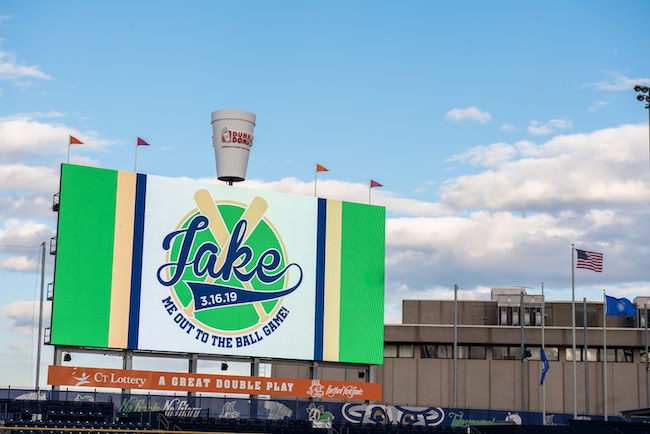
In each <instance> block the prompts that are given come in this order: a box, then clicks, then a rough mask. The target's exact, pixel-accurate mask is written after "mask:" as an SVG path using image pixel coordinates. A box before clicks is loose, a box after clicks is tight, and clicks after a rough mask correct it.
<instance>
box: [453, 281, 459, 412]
mask: <svg viewBox="0 0 650 434" xmlns="http://www.w3.org/2000/svg"><path fill="white" fill-rule="evenodd" d="M457 352H458V285H454V408H458V405H457V404H458V401H457V396H458V389H457V386H458V354H457Z"/></svg>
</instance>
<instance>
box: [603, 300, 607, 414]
mask: <svg viewBox="0 0 650 434" xmlns="http://www.w3.org/2000/svg"><path fill="white" fill-rule="evenodd" d="M603 414H604V416H605V422H607V298H606V297H605V290H604V289H603Z"/></svg>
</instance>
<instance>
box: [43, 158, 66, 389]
mask: <svg viewBox="0 0 650 434" xmlns="http://www.w3.org/2000/svg"><path fill="white" fill-rule="evenodd" d="M68 146H69V145H68ZM44 290H45V241H43V243H42V244H41V299H40V304H39V308H38V349H37V350H36V399H40V396H41V394H40V390H41V385H40V378H41V376H40V375H41V351H42V350H41V347H42V346H43V345H42V344H43V292H44Z"/></svg>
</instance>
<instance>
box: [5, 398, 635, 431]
mask: <svg viewBox="0 0 650 434" xmlns="http://www.w3.org/2000/svg"><path fill="white" fill-rule="evenodd" d="M37 398H40V399H49V400H56V401H88V402H111V403H113V408H114V411H115V415H117V414H124V413H145V412H162V413H163V414H164V415H165V416H169V417H184V418H193V417H197V418H198V417H202V418H205V417H213V418H229V419H266V420H287V419H288V420H309V421H311V422H312V423H313V425H314V426H322V427H327V426H330V425H331V423H336V422H344V423H345V422H347V423H358V424H362V423H363V424H381V425H418V426H428V427H435V426H451V427H467V426H470V425H493V424H504V423H511V424H515V425H541V424H542V413H532V412H517V411H498V410H475V409H459V408H442V407H411V406H398V405H380V404H353V403H336V402H319V401H298V400H264V399H244V398H226V397H212V396H211V397H206V396H197V397H190V396H186V395H185V396H173V395H150V394H148V395H141V394H130V395H127V394H124V395H122V394H119V393H99V392H79V391H41V392H40V393H39V395H37V394H36V393H35V392H34V391H33V390H20V389H0V400H2V399H11V400H14V399H17V400H21V399H24V400H34V399H37ZM0 418H2V415H0ZM571 418H572V415H571V414H561V413H547V415H546V423H547V425H564V424H566V423H567V422H568V421H569V419H571ZM591 418H592V419H593V420H603V418H602V416H595V415H594V416H591ZM609 420H611V421H622V420H623V419H622V418H620V417H610V418H609Z"/></svg>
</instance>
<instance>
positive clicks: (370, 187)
mask: <svg viewBox="0 0 650 434" xmlns="http://www.w3.org/2000/svg"><path fill="white" fill-rule="evenodd" d="M371 192H372V185H371V184H368V205H370V193H371Z"/></svg>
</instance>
